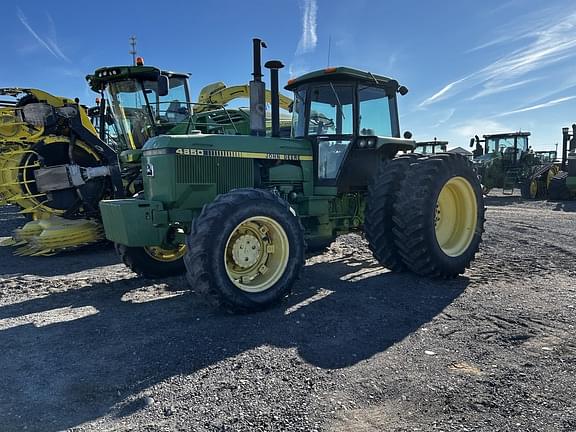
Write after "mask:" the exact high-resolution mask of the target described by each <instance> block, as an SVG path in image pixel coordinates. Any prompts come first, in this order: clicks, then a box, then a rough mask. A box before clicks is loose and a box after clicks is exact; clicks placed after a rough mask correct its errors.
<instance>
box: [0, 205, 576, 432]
mask: <svg viewBox="0 0 576 432" xmlns="http://www.w3.org/2000/svg"><path fill="white" fill-rule="evenodd" d="M487 204H488V211H487V223H486V234H485V241H484V244H483V247H482V248H481V253H480V254H479V256H478V258H477V260H476V261H475V262H474V263H473V266H472V268H471V269H470V270H469V272H467V273H466V275H464V276H462V277H460V278H458V279H456V280H453V281H448V282H447V281H429V280H425V279H421V278H418V277H415V276H412V275H409V274H391V273H389V272H387V271H386V270H385V269H382V268H381V267H378V266H377V265H376V264H375V262H374V261H373V260H372V259H371V256H370V254H369V251H368V250H367V248H366V247H365V243H364V241H363V240H362V239H361V238H360V237H359V236H355V235H351V236H345V237H343V238H340V239H339V240H338V241H337V242H336V243H334V244H333V245H332V247H331V249H330V250H329V251H327V252H326V253H324V254H323V255H320V256H316V257H312V258H310V259H309V260H308V261H307V266H306V269H305V271H304V276H303V278H302V279H301V280H300V282H299V283H298V284H297V286H296V288H295V293H294V295H293V296H292V297H290V298H289V299H288V301H287V302H286V303H285V304H283V305H282V306H280V307H277V308H275V309H273V310H270V311H267V312H265V313H260V314H255V315H248V316H230V315H226V314H224V313H222V312H220V311H218V310H215V309H214V308H212V307H211V306H210V305H207V304H204V303H203V302H202V301H201V299H200V298H199V297H198V296H197V295H196V294H195V293H194V292H193V291H190V290H189V288H188V286H187V285H186V282H185V280H184V279H183V278H173V279H169V280H165V281H152V282H151V281H146V280H143V279H139V278H135V277H133V275H132V274H131V273H129V272H128V271H127V269H126V268H125V267H124V266H123V265H121V264H119V261H118V259H117V257H116V256H115V254H114V252H113V250H112V249H111V248H109V247H108V248H107V247H100V248H93V249H91V250H83V251H79V252H76V253H69V254H66V255H61V256H56V257H50V258H20V257H15V256H12V251H11V250H10V249H8V248H0V286H1V290H0V347H1V350H0V353H1V354H0V370H1V379H0V431H3V432H6V431H23V430H26V431H43V432H47V431H59V430H68V429H70V430H73V431H96V430H98V431H173V430H183V431H189V430H194V431H280V430H281V431H284V430H286V431H313V430H318V431H360V432H364V431H435V430H439V431H440V430H442V431H453V430H454V431H539V432H542V431H546V432H548V431H575V430H576V336H575V328H574V326H575V325H576V316H575V311H576V203H547V202H524V201H522V200H521V199H520V198H519V197H504V196H491V197H489V198H488V200H487ZM0 211H1V213H0V237H2V236H8V235H9V233H10V232H11V230H12V229H13V228H14V227H15V226H16V225H18V224H20V223H21V222H22V221H23V219H15V218H16V215H15V214H14V209H11V208H4V209H2V210H0Z"/></svg>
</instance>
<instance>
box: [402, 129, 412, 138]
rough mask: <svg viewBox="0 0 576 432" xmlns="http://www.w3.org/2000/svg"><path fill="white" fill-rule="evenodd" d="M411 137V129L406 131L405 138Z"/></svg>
mask: <svg viewBox="0 0 576 432" xmlns="http://www.w3.org/2000/svg"><path fill="white" fill-rule="evenodd" d="M411 138H412V132H410V131H406V132H404V139H411Z"/></svg>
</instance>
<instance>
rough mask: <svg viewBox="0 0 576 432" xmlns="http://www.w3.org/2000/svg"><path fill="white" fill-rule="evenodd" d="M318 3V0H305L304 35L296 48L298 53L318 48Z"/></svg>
mask: <svg viewBox="0 0 576 432" xmlns="http://www.w3.org/2000/svg"><path fill="white" fill-rule="evenodd" d="M317 12H318V4H317V3H316V0H304V15H303V16H302V35H301V36H300V42H298V47H297V49H296V55H300V54H305V53H308V52H311V51H313V50H314V48H316V44H317V43H318V36H317V35H316V15H317Z"/></svg>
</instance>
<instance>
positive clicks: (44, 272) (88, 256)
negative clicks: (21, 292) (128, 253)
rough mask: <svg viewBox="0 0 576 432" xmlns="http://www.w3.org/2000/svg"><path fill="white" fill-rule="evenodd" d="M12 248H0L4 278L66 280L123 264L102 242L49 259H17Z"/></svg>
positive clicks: (109, 247) (111, 248)
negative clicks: (21, 277)
mask: <svg viewBox="0 0 576 432" xmlns="http://www.w3.org/2000/svg"><path fill="white" fill-rule="evenodd" d="M15 252H16V248H15V247H13V246H1V247H0V282H1V277H2V276H6V275H10V276H15V275H34V276H48V277H50V276H67V275H69V274H71V273H77V272H81V271H84V270H90V269H94V268H97V267H104V266H109V265H114V264H120V263H121V261H120V258H119V257H118V255H117V254H116V252H115V251H114V247H113V246H112V243H109V242H101V243H98V244H93V245H89V246H84V247H81V248H78V249H73V250H70V251H68V252H61V253H59V254H58V255H54V256H47V257H32V256H17V255H15V254H14V253H15Z"/></svg>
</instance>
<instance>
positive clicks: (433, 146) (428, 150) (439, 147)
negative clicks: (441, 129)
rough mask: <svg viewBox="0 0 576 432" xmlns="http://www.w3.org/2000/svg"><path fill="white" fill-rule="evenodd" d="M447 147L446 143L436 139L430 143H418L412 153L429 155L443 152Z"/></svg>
mask: <svg viewBox="0 0 576 432" xmlns="http://www.w3.org/2000/svg"><path fill="white" fill-rule="evenodd" d="M447 147H448V141H437V140H436V139H434V140H432V141H418V142H417V143H416V148H415V149H414V151H413V152H414V153H419V154H421V155H431V154H436V153H442V152H445V151H446V148H447Z"/></svg>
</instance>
